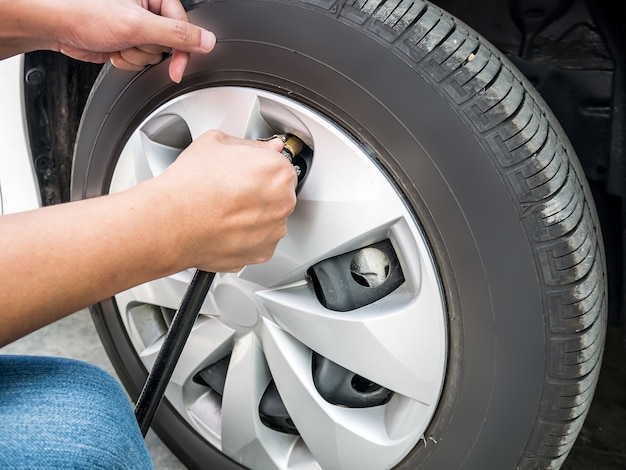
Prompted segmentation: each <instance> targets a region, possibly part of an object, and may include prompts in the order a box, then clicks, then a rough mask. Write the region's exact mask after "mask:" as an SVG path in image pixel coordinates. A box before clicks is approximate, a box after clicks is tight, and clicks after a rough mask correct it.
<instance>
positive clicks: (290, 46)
mask: <svg viewBox="0 0 626 470" xmlns="http://www.w3.org/2000/svg"><path fill="white" fill-rule="evenodd" d="M242 12H246V14H245V15H243V14H242ZM190 19H191V20H192V21H193V22H196V23H198V24H202V25H204V26H206V27H208V28H209V29H212V30H214V31H215V32H216V35H217V37H218V38H220V42H219V43H218V45H217V47H216V50H215V51H214V52H213V53H211V54H210V55H208V56H193V57H192V60H191V62H190V65H189V67H188V71H187V73H186V76H185V79H184V80H183V82H182V83H181V84H180V85H176V84H172V83H170V82H169V81H168V79H167V72H166V68H167V65H168V64H167V62H163V63H161V64H159V65H157V66H155V67H152V68H149V69H146V70H145V71H144V72H142V73H140V74H130V73H127V72H120V71H117V70H110V71H109V72H108V74H107V75H106V76H105V77H104V78H103V79H102V81H101V82H100V83H99V86H98V88H97V89H96V90H95V91H94V94H93V95H92V97H91V100H90V104H89V109H88V112H87V113H86V114H85V117H84V120H83V122H82V124H81V130H80V133H79V140H78V143H77V153H76V155H77V157H76V162H75V166H74V175H73V189H72V191H73V195H74V198H83V197H92V196H97V195H100V194H104V193H106V192H107V188H108V185H109V183H110V178H111V176H112V172H113V169H114V168H115V163H116V160H117V156H119V153H120V151H121V149H122V147H123V146H124V144H125V142H126V140H127V139H128V137H129V135H130V134H131V133H132V131H133V130H134V129H135V128H136V127H137V126H138V125H139V123H140V122H141V121H142V120H143V119H145V118H146V116H148V115H149V114H150V113H151V112H152V111H154V110H155V109H156V108H158V107H159V106H160V105H162V104H164V103H165V102H167V101H168V100H171V99H172V98H173V97H175V96H179V95H182V94H184V93H186V92H189V91H192V90H194V89H198V88H202V87H206V86H233V85H235V86H250V87H257V88H261V89H264V90H268V91H272V92H275V93H279V94H282V95H284V96H287V97H290V98H292V99H295V100H297V101H299V102H301V103H304V104H306V105H308V106H310V107H311V108H313V109H315V110H316V111H317V112H319V113H321V114H323V115H325V116H326V117H328V118H329V119H331V120H332V121H334V122H335V123H337V124H338V125H339V126H340V127H342V128H344V129H345V130H347V131H348V132H349V133H350V134H352V135H353V137H354V138H355V140H358V141H360V142H361V143H362V145H363V146H364V147H365V148H368V149H370V150H371V153H372V156H373V158H375V159H376V161H377V162H378V163H379V165H380V166H381V168H382V169H383V170H384V171H385V172H386V173H387V174H388V175H389V178H390V179H391V180H393V181H394V183H395V184H396V185H397V187H398V190H399V191H400V192H401V193H402V194H403V196H404V197H405V199H406V201H407V204H408V205H409V206H410V207H411V209H412V211H413V212H414V213H415V215H416V219H417V220H418V221H419V223H420V225H421V227H422V228H423V230H424V232H425V234H426V236H427V238H428V240H429V243H430V245H431V249H432V252H433V257H434V259H435V261H436V264H437V266H438V268H439V274H440V276H441V282H442V288H443V291H444V292H445V302H446V305H447V311H448V318H447V322H448V335H449V338H448V369H447V374H446V381H445V385H444V389H443V392H442V398H441V402H440V404H439V407H438V410H437V412H436V415H435V417H434V419H433V421H432V423H431V426H430V428H429V430H428V432H427V433H426V434H425V436H424V439H423V441H422V442H420V443H418V445H417V446H416V448H415V449H414V450H413V451H412V453H411V454H410V455H409V456H407V458H406V459H405V460H404V461H403V462H402V463H401V464H400V466H399V467H400V468H407V469H409V468H411V469H412V468H417V467H420V468H432V469H441V468H460V467H465V468H513V467H514V466H515V464H516V462H517V460H518V459H519V457H520V455H521V453H522V452H523V449H524V447H525V446H526V443H527V440H528V437H529V433H530V431H531V429H532V425H533V423H534V420H535V419H536V415H537V409H538V407H539V402H540V400H541V391H542V387H543V380H544V379H543V377H544V372H545V370H544V369H545V343H546V338H545V326H544V322H545V319H544V313H543V306H542V289H541V287H540V283H539V276H538V274H537V269H536V266H535V263H534V261H533V255H532V251H531V241H529V237H528V235H527V233H526V230H525V229H524V225H523V223H522V222H521V220H520V209H519V207H518V205H517V203H516V202H515V200H514V198H513V197H512V196H511V192H510V189H509V188H508V187H507V184H506V182H505V178H503V175H502V171H501V170H499V168H498V167H497V166H496V165H494V163H493V159H492V157H491V155H490V153H489V151H488V149H487V146H486V145H484V136H482V135H481V134H479V133H478V132H477V131H476V130H475V129H473V128H472V127H471V126H468V124H467V122H466V121H465V120H464V119H463V118H462V117H461V113H462V111H463V110H462V109H461V108H460V107H459V106H457V105H455V104H453V103H452V102H451V100H448V99H447V98H446V96H445V94H444V93H443V92H442V90H441V88H440V87H439V86H437V85H436V84H432V83H430V82H429V81H427V80H426V79H424V78H423V77H422V76H421V74H420V73H419V70H418V69H417V68H416V66H415V65H414V64H413V63H412V62H411V60H409V59H408V58H407V57H403V56H402V55H401V54H399V53H397V52H393V51H391V50H390V49H389V47H388V46H387V45H386V44H383V43H381V42H380V41H377V40H376V38H375V37H372V36H371V35H368V34H367V33H366V32H364V31H363V30H362V28H360V27H359V26H358V25H357V24H354V23H351V22H349V21H343V20H341V19H337V18H334V17H332V15H329V14H328V13H326V12H323V11H318V10H316V9H315V8H313V7H308V6H299V5H296V4H292V3H284V4H283V3H278V2H258V1H241V2H219V3H206V4H200V5H196V6H195V7H194V9H193V10H192V11H191V12H190ZM320 31H323V32H324V34H319V32H320ZM316 32H317V33H316ZM102 309H103V311H104V312H105V313H104V314H103V315H102V316H101V320H100V323H101V324H100V326H99V330H100V332H101V334H102V333H104V335H105V336H108V338H109V339H108V343H109V350H110V349H111V348H113V349H118V348H120V344H121V343H123V342H124V341H126V342H127V344H130V341H129V340H128V339H127V337H126V334H125V332H124V330H123V327H121V324H120V321H119V317H118V315H119V314H116V313H115V312H114V311H115V307H114V302H112V301H109V302H108V303H105V304H103V306H102ZM105 342H107V341H105ZM124 350H125V352H124V353H123V354H121V355H120V358H119V361H120V362H121V363H122V364H119V365H118V366H121V367H122V368H127V369H130V370H132V371H133V373H132V374H130V375H132V376H133V379H132V382H133V383H132V384H130V386H131V387H133V388H137V390H138V384H137V378H136V375H137V373H136V371H137V370H140V369H141V370H143V366H141V363H140V361H139V359H138V358H137V357H136V354H135V353H134V351H132V348H129V347H126V348H125V349H124ZM416 360H419V358H416ZM128 363H133V365H128ZM127 375H128V374H127ZM127 382H128V380H127ZM128 385H129V384H128V383H127V386H128ZM157 419H158V420H159V423H158V427H160V428H161V431H162V433H163V432H165V434H167V435H169V437H166V438H165V439H166V441H169V443H172V439H173V438H172V435H171V434H172V433H171V432H169V431H171V429H172V428H171V425H172V423H174V422H175V421H177V419H178V418H177V417H176V414H175V412H174V411H173V410H171V409H168V410H166V412H165V413H163V414H161V415H160V416H159V417H158V418H157ZM168 423H169V424H168ZM503 431H504V432H506V438H503ZM176 436H177V437H176V438H174V439H173V441H174V442H175V444H174V445H178V446H181V443H184V442H185V441H186V440H189V441H190V442H192V441H193V442H194V444H193V445H190V447H189V448H185V449H184V450H185V451H186V452H187V453H188V455H187V456H186V457H184V458H183V461H185V463H187V464H192V462H206V461H207V458H208V459H219V460H220V463H221V464H224V465H225V464H226V463H227V462H229V463H230V461H229V460H227V459H225V458H223V457H219V455H221V454H219V452H217V451H215V450H213V449H212V448H210V447H209V446H208V445H206V446H202V445H200V444H198V443H197V442H196V441H198V439H199V437H198V436H197V435H196V434H195V432H194V431H193V430H192V429H191V428H189V427H188V426H181V425H180V424H179V425H177V427H176ZM182 445H184V444H182ZM231 465H233V466H234V464H232V463H231ZM220 468H222V467H220Z"/></svg>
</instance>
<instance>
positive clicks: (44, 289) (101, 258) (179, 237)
mask: <svg viewBox="0 0 626 470" xmlns="http://www.w3.org/2000/svg"><path fill="white" fill-rule="evenodd" d="M281 148H282V143H281V142H280V141H278V140H274V141H271V142H263V143H261V142H254V141H244V140H240V139H235V138H232V137H227V136H225V135H224V134H222V133H219V132H215V131H212V132H208V133H207V134H205V135H203V136H201V137H200V138H199V139H197V140H196V141H195V142H194V143H193V144H192V145H191V146H190V147H189V148H188V149H187V150H185V151H184V152H183V153H182V154H181V155H180V156H179V158H178V159H177V160H176V162H175V163H174V164H172V165H171V166H170V167H169V168H168V169H167V170H166V171H165V172H164V173H163V174H162V175H161V176H159V177H157V178H154V179H151V180H148V181H145V182H144V183H142V184H140V185H138V186H137V187H135V188H132V189H130V190H128V191H125V192H122V193H118V194H114V195H109V196H103V197H99V198H95V199H88V200H84V201H78V202H72V203H67V204H61V205H58V206H52V207H46V208H43V209H39V210H36V211H31V212H25V213H20V214H13V215H7V216H2V217H0V233H1V234H2V236H1V237H0V272H2V281H1V282H0V324H1V325H2V326H1V328H0V345H3V344H6V343H8V342H10V341H12V340H14V339H17V338H19V337H20V336H23V335H25V334H27V333H29V332H31V331H33V330H35V329H37V328H39V327H41V326H44V325H46V324H48V323H50V322H53V321H55V320H57V319H59V318H61V317H63V316H65V315H67V314H69V313H72V312H74V311H77V310H79V309H80V308H84V307H86V306H88V305H91V304H93V303H95V302H98V301H100V300H102V299H104V298H106V297H109V296H111V295H113V294H115V293H117V292H120V291H122V290H125V289H128V288H130V287H132V286H135V285H137V284H140V283H142V282H147V281H149V280H152V279H156V278H159V277H162V276H166V275H169V274H172V273H174V272H177V271H180V270H182V269H186V268H189V267H199V268H201V269H204V270H207V271H221V272H225V271H237V270H239V269H240V268H241V267H243V266H244V265H246V264H252V263H258V262H262V261H265V260H267V259H269V257H270V256H271V255H272V254H273V252H274V249H275V247H276V244H277V243H278V241H279V239H280V238H282V237H283V236H284V235H285V233H286V220H287V217H288V215H289V214H290V213H291V212H292V211H293V208H294V206H295V192H294V188H295V185H296V184H297V178H296V175H295V171H294V170H293V167H292V166H291V165H290V164H289V162H288V161H287V160H286V159H285V158H284V157H283V156H282V155H281V154H280V153H278V152H279V151H280V150H281ZM163 227H167V230H164V229H163ZM42 239H45V243H42V242H41V240H42Z"/></svg>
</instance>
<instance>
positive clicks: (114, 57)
mask: <svg viewBox="0 0 626 470" xmlns="http://www.w3.org/2000/svg"><path fill="white" fill-rule="evenodd" d="M109 60H110V61H111V63H112V64H113V66H114V67H115V68H118V69H121V70H132V71H134V72H139V71H140V70H143V69H144V67H145V66H143V65H136V64H132V63H130V62H127V61H126V60H124V58H123V57H122V55H121V54H120V53H119V52H111V53H110V54H109Z"/></svg>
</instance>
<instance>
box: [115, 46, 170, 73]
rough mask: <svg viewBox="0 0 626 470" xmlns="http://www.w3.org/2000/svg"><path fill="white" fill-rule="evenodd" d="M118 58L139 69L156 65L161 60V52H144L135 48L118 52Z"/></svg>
mask: <svg viewBox="0 0 626 470" xmlns="http://www.w3.org/2000/svg"><path fill="white" fill-rule="evenodd" d="M119 55H120V57H121V58H122V59H123V60H124V61H125V62H127V63H129V64H133V65H137V66H139V67H141V68H143V67H145V66H146V65H151V64H158V63H159V62H161V60H163V52H156V53H152V52H144V51H143V50H141V49H139V48H137V47H131V48H130V49H126V50H123V51H120V52H119Z"/></svg>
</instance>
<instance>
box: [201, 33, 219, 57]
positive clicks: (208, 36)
mask: <svg viewBox="0 0 626 470" xmlns="http://www.w3.org/2000/svg"><path fill="white" fill-rule="evenodd" d="M214 47H215V34H213V33H212V32H210V31H207V30H205V29H203V30H202V32H201V33H200V48H201V49H202V50H203V51H204V52H210V51H212V50H213V48H214Z"/></svg>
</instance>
